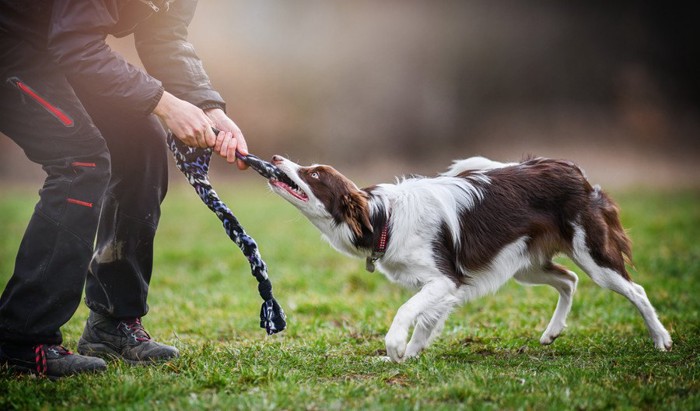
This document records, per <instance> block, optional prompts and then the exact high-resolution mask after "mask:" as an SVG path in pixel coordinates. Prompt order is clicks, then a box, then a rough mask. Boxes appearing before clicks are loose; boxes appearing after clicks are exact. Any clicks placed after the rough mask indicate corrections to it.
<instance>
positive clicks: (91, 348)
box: [78, 341, 176, 365]
mask: <svg viewBox="0 0 700 411" xmlns="http://www.w3.org/2000/svg"><path fill="white" fill-rule="evenodd" d="M78 354H80V355H87V356H90V357H99V358H102V359H104V360H120V361H124V362H125V363H127V364H130V365H154V364H158V363H161V362H166V361H168V360H171V359H172V358H163V359H160V360H155V359H149V360H142V361H139V360H132V359H129V358H125V357H123V356H122V355H121V354H120V353H119V352H117V351H116V350H114V349H113V348H112V347H110V346H109V345H106V344H101V343H86V342H83V341H80V342H78ZM173 358H176V357H173Z"/></svg>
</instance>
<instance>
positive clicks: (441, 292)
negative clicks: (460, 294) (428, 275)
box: [384, 277, 457, 362]
mask: <svg viewBox="0 0 700 411" xmlns="http://www.w3.org/2000/svg"><path fill="white" fill-rule="evenodd" d="M455 288H456V287H455V284H454V283H453V282H452V281H451V280H449V279H447V278H445V277H443V278H440V279H435V280H433V281H430V282H428V283H426V284H425V285H424V286H423V288H421V290H420V291H418V293H417V294H416V295H414V296H413V297H411V298H410V299H409V300H408V301H406V302H405V303H404V304H403V305H402V306H401V308H399V310H398V312H397V313H396V316H395V317H394V321H393V322H392V324H391V327H390V328H389V332H388V333H387V334H386V337H385V339H384V341H385V343H386V352H387V355H388V356H389V357H390V358H391V359H392V360H393V361H396V362H401V361H404V360H405V359H406V357H407V355H406V354H407V345H406V339H407V338H408V330H409V328H410V327H411V326H412V325H414V324H416V330H417V331H418V335H417V336H415V338H416V341H415V344H414V345H413V346H412V347H411V351H412V354H413V355H415V354H417V352H418V351H420V349H422V348H424V347H425V345H426V344H427V342H428V341H429V339H430V335H431V334H432V330H433V328H434V326H435V325H437V324H439V322H435V324H433V326H432V327H430V326H427V327H426V325H428V323H424V324H422V325H421V324H417V323H416V320H417V319H418V318H419V316H421V315H424V314H425V313H428V312H430V311H432V310H435V307H439V306H444V307H446V309H445V310H444V311H445V315H447V313H449V307H452V306H454V305H455V304H456V303H457V299H456V298H455V297H454V296H453V294H452V293H453V291H454V290H455ZM438 318H439V316H438ZM429 329H430V332H429ZM411 341H413V339H411ZM423 341H425V342H423ZM421 345H422V347H421ZM419 348H420V349H419ZM416 350H417V351H416ZM413 351H416V352H413Z"/></svg>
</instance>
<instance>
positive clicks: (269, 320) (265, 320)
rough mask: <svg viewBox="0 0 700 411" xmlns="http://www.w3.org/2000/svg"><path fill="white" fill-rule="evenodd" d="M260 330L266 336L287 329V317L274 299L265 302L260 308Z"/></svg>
mask: <svg viewBox="0 0 700 411" xmlns="http://www.w3.org/2000/svg"><path fill="white" fill-rule="evenodd" d="M260 328H264V329H265V331H267V335H272V334H277V333H278V332H280V331H283V330H284V329H285V328H287V316H286V315H285V314H284V310H283V309H282V307H280V305H279V304H278V303H277V300H275V299H274V298H271V299H269V300H266V301H265V302H264V303H263V304H262V307H261V308H260Z"/></svg>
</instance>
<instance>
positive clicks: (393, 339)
mask: <svg viewBox="0 0 700 411" xmlns="http://www.w3.org/2000/svg"><path fill="white" fill-rule="evenodd" d="M404 334H405V333H404ZM384 342H385V343H386V353H387V355H388V356H389V358H391V360H392V361H394V362H403V361H404V360H405V359H406V358H405V354H406V336H405V335H404V336H401V335H400V333H397V332H392V330H389V334H387V335H386V338H385V339H384Z"/></svg>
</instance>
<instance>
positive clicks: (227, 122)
mask: <svg viewBox="0 0 700 411" xmlns="http://www.w3.org/2000/svg"><path fill="white" fill-rule="evenodd" d="M205 113H206V114H207V116H208V117H209V119H210V120H211V121H212V122H213V123H214V127H216V128H217V129H219V130H220V132H219V135H218V136H216V143H215V144H214V151H215V152H217V153H219V155H221V157H224V158H225V159H226V161H228V162H229V163H233V162H236V166H238V168H239V169H240V170H245V169H246V168H248V165H247V164H246V163H245V162H243V160H240V159H238V160H236V151H238V152H239V153H241V154H243V155H244V156H246V155H248V145H247V144H246V141H245V137H243V133H242V132H241V129H240V128H238V126H237V125H236V123H234V122H233V120H231V119H230V118H229V117H228V116H227V115H226V113H224V111H223V110H221V109H220V108H212V109H208V110H205Z"/></svg>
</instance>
